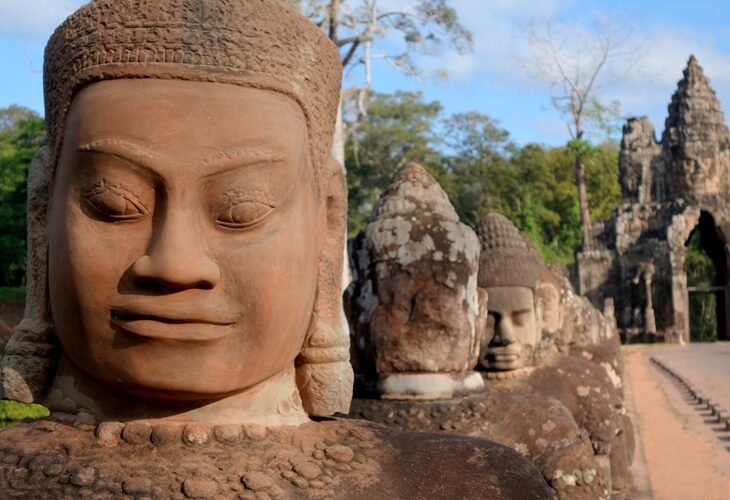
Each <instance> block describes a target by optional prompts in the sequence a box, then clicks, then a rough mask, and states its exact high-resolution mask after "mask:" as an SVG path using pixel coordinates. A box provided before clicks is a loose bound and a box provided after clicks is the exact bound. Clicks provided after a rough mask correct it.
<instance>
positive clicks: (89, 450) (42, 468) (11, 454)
mask: <svg viewBox="0 0 730 500" xmlns="http://www.w3.org/2000/svg"><path fill="white" fill-rule="evenodd" d="M130 425H133V426H134V427H135V429H134V432H130V433H125V430H126V428H127V427H129V426H130ZM188 434H195V435H196V436H197V438H196V439H194V440H192V441H191V440H187V441H186V440H185V439H184V436H186V435H188ZM132 435H134V436H135V438H134V439H132V438H131V436H132ZM139 436H145V439H137V438H138V437H139ZM416 478H417V480H415V479H416ZM0 497H2V498H109V499H111V498H132V497H134V498H173V499H184V498H240V499H267V498H353V499H371V498H378V497H381V498H470V499H477V498H495V499H512V498H525V499H535V500H537V499H548V498H550V490H549V488H548V486H547V484H545V482H544V481H543V479H542V477H541V476H540V474H539V472H538V470H537V469H536V468H535V467H534V466H533V465H532V464H531V463H530V462H529V461H528V460H526V459H525V458H524V457H522V456H521V455H520V454H519V453H517V452H515V451H513V450H510V449H509V448H506V447H504V446H500V445H498V444H494V443H491V442H488V441H486V440H484V439H476V438H467V437H462V436H446V435H444V434H438V435H436V434H432V433H419V434H415V433H409V432H402V431H396V430H395V429H389V428H387V427H385V426H381V425H376V424H372V423H366V422H356V421H347V420H337V419H330V420H328V421H325V422H316V423H315V422H311V423H307V424H304V425H302V426H300V427H270V428H266V427H261V426H256V425H250V424H249V425H246V424H244V425H243V426H216V427H214V428H212V429H211V428H209V427H208V428H204V429H200V428H194V429H188V428H187V427H184V426H183V425H181V424H171V423H164V422H160V421H152V422H135V423H128V424H122V423H119V422H107V423H103V424H100V425H99V427H97V428H96V429H94V427H93V426H80V427H78V428H74V427H72V426H70V425H64V424H61V423H59V422H54V421H51V420H46V421H40V422H35V423H31V424H18V425H16V426H13V427H9V428H6V429H3V430H0Z"/></svg>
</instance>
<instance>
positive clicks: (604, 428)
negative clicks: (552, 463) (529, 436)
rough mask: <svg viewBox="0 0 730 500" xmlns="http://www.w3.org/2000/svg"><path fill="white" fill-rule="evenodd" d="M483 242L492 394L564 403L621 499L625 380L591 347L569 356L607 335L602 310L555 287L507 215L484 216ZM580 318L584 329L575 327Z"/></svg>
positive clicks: (485, 363) (485, 360) (625, 460)
mask: <svg viewBox="0 0 730 500" xmlns="http://www.w3.org/2000/svg"><path fill="white" fill-rule="evenodd" d="M479 237H480V239H481V242H482V254H481V265H480V269H479V285H480V286H483V287H484V288H485V289H486V290H487V293H488V295H489V304H488V309H489V319H488V321H487V329H486V332H485V334H486V335H485V337H484V338H483V339H482V351H481V354H480V367H481V368H482V369H483V370H485V377H486V378H487V380H488V383H487V389H488V390H490V389H491V390H495V391H497V390H504V391H508V392H512V393H519V394H525V393H536V394H540V395H543V396H550V397H554V398H556V399H558V400H559V401H561V402H562V403H563V404H564V405H565V406H566V407H567V408H568V409H569V410H570V412H571V413H572V415H573V417H574V418H575V421H576V423H577V424H578V426H579V427H581V428H582V429H585V430H586V431H587V433H588V436H589V438H590V440H591V444H592V445H593V450H594V452H595V455H596V458H597V459H598V461H599V463H600V464H601V467H602V469H603V474H604V477H606V478H607V479H609V478H610V481H611V482H610V485H611V490H612V497H613V496H615V497H621V496H622V495H623V494H625V492H626V489H627V488H628V464H629V462H630V456H631V454H630V452H629V450H628V444H627V439H626V434H627V432H628V431H627V430H626V428H625V426H626V421H625V420H624V416H623V413H624V412H623V401H622V397H621V393H620V392H619V390H620V379H619V381H618V382H619V386H618V387H617V386H616V385H615V383H616V378H618V377H615V378H614V379H611V378H610V372H611V370H613V367H609V368H611V370H609V369H608V368H607V367H605V366H601V365H600V364H599V363H598V362H594V361H592V360H589V359H587V358H592V357H593V353H591V352H590V351H589V350H586V349H581V351H580V353H581V355H569V353H570V348H571V346H581V347H585V346H586V345H591V344H593V343H596V344H597V343H599V341H600V336H601V332H602V331H603V329H602V328H601V325H600V323H599V318H600V317H601V315H600V313H599V312H598V311H596V310H595V308H593V307H592V306H591V305H590V303H588V301H587V300H585V299H584V298H582V297H576V296H574V294H573V296H571V295H570V293H566V292H568V290H567V289H565V288H564V287H561V288H562V289H561V288H558V287H559V286H560V285H559V283H560V280H559V279H558V278H557V276H554V275H553V276H552V277H551V276H550V273H548V272H546V270H545V269H544V266H543V264H542V263H541V262H540V261H539V260H538V257H537V256H536V254H535V253H534V252H531V251H530V249H529V248H528V246H527V245H526V244H525V242H524V240H523V239H522V237H521V236H520V234H519V231H518V230H517V228H515V227H514V225H513V224H512V223H511V222H510V221H509V220H508V219H506V218H505V217H503V216H501V215H498V214H489V215H487V216H485V218H484V220H483V221H482V223H481V225H480V231H479ZM566 286H568V287H569V285H567V282H566ZM495 292H496V293H497V294H499V293H501V294H502V295H501V297H502V300H501V302H499V303H498V304H497V305H493V302H492V299H493V297H494V296H495ZM544 312H547V315H544V314H543V313H544ZM545 319H547V321H545V325H544V327H543V322H544V320H545ZM578 320H580V321H581V322H582V323H581V324H582V326H580V325H576V323H579V321H578ZM567 329H569V330H567ZM604 334H605V335H609V333H608V332H607V331H606V332H604ZM588 339H590V341H589V340H588ZM614 339H615V335H614ZM556 340H557V342H556ZM556 344H557V347H556ZM558 347H559V348H560V349H561V350H562V351H563V352H565V353H566V354H561V353H560V352H559V351H558ZM598 352H603V349H599V350H598ZM612 352H614V353H615V352H616V351H615V350H614V351H612ZM584 353H585V354H587V355H585V356H584V355H582V354H584ZM619 355H620V353H619ZM596 361H598V360H596ZM614 374H615V372H614Z"/></svg>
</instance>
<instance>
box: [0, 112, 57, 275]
mask: <svg viewBox="0 0 730 500" xmlns="http://www.w3.org/2000/svg"><path fill="white" fill-rule="evenodd" d="M45 141H46V125H45V122H44V121H43V119H42V118H41V117H39V116H38V115H37V114H36V113H34V112H33V111H30V110H28V109H25V108H21V107H19V106H10V107H8V108H4V109H0V286H19V285H21V284H22V283H23V280H24V277H25V239H26V223H25V203H26V197H27V193H26V181H27V179H28V167H29V166H30V162H31V160H32V159H33V156H34V155H35V153H36V151H37V150H38V148H39V147H41V146H42V145H43V144H44V143H45Z"/></svg>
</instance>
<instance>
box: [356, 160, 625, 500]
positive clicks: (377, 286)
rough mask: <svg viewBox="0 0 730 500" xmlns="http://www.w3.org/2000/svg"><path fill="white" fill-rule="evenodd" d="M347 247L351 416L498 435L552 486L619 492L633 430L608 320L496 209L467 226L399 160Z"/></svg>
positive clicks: (574, 493) (563, 490)
mask: <svg viewBox="0 0 730 500" xmlns="http://www.w3.org/2000/svg"><path fill="white" fill-rule="evenodd" d="M350 253H351V257H352V268H353V276H354V280H353V283H352V284H351V285H350V287H349V289H348V291H347V293H346V302H347V305H348V312H349V317H350V320H351V321H350V322H351V332H352V343H351V350H352V361H353V366H354V368H355V381H356V384H355V400H354V402H353V409H352V410H351V413H352V414H353V415H355V416H357V417H361V418H366V419H370V420H374V421H378V422H382V423H390V424H393V425H396V426H398V427H401V428H403V429H409V430H421V431H423V430H447V431H451V432H455V433H462V434H467V435H472V436H473V435H479V436H483V437H486V438H489V439H493V440H495V441H497V442H501V443H503V444H506V445H508V446H511V447H513V448H514V449H517V450H519V451H521V452H522V453H523V454H524V455H525V456H527V457H528V458H530V459H531V460H533V461H534V462H535V464H536V465H538V466H539V467H540V469H541V470H542V472H543V475H544V477H545V479H546V480H547V481H548V482H549V483H550V485H551V487H552V488H553V491H554V493H555V494H556V495H557V496H558V497H561V498H563V497H564V498H576V497H584V498H600V497H607V496H608V495H609V494H610V495H611V496H612V497H613V498H620V497H622V496H623V495H624V494H625V493H626V491H627V488H628V465H629V464H630V462H631V454H632V451H633V442H632V441H633V440H632V429H631V427H630V425H631V423H630V421H628V420H627V419H626V418H625V417H624V415H623V413H624V409H623V398H622V380H621V374H622V364H621V353H620V345H619V342H618V337H617V333H616V329H615V325H613V324H612V323H611V321H610V320H609V319H606V318H605V317H604V316H603V315H602V314H601V313H600V312H598V311H597V310H596V309H595V308H594V307H593V306H592V305H591V304H590V303H589V302H588V301H587V300H586V299H584V298H582V297H579V296H577V295H576V294H575V293H574V291H573V289H572V287H571V286H570V284H569V283H568V281H567V279H566V278H565V277H563V276H561V275H560V273H559V271H558V270H556V269H551V268H550V267H549V266H547V265H545V264H544V263H543V262H542V261H541V259H540V257H539V254H538V252H537V250H536V249H535V248H534V247H533V246H532V244H531V243H530V240H529V239H528V238H527V237H526V236H524V235H522V234H521V233H520V232H519V231H518V230H517V228H516V227H515V226H514V225H513V224H512V223H511V222H510V221H509V220H508V219H507V218H506V217H504V216H502V215H500V214H497V213H489V214H486V215H485V216H484V217H483V218H482V219H481V220H480V223H479V225H478V227H477V229H476V231H474V230H472V229H471V228H470V227H468V226H467V225H466V224H464V223H462V222H460V221H459V217H458V216H457V214H456V211H455V210H454V208H453V206H452V205H451V204H450V202H449V199H448V196H447V195H446V193H445V192H444V191H443V189H441V187H440V186H439V184H438V183H437V182H436V181H435V180H434V178H433V177H432V176H431V175H429V173H428V172H427V171H426V169H424V168H423V167H421V166H419V165H416V164H412V165H409V166H407V167H405V168H404V169H402V170H401V171H400V172H399V173H398V174H397V175H396V176H395V178H394V179H393V182H392V184H391V185H390V187H389V188H388V190H387V191H386V192H385V193H384V194H383V195H382V197H381V198H380V200H379V201H378V204H377V206H376V208H375V210H374V212H373V215H372V218H371V219H370V221H369V223H368V224H367V226H366V227H365V228H364V229H363V231H362V232H361V233H360V234H359V235H358V236H357V237H356V238H355V240H354V241H353V242H352V244H351V252H350ZM475 408H479V409H480V411H475ZM515 408H520V411H519V412H518V415H515ZM528 415H529V416H528Z"/></svg>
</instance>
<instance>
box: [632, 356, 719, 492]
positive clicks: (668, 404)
mask: <svg viewBox="0 0 730 500" xmlns="http://www.w3.org/2000/svg"><path fill="white" fill-rule="evenodd" d="M666 348H668V347H661V346H658V347H651V346H638V347H634V346H632V347H630V348H629V352H628V354H627V356H626V365H627V368H628V374H629V377H630V378H631V384H632V388H633V394H634V400H635V403H636V411H637V413H638V424H639V425H638V426H639V429H640V432H641V434H642V440H643V443H644V452H645V456H646V466H647V470H648V474H649V477H650V481H651V488H652V490H653V493H654V497H655V498H656V499H657V500H674V499H677V500H692V499H698V500H699V499H701V500H715V499H717V500H722V499H727V498H730V433H728V432H725V431H720V430H719V427H718V426H717V425H712V424H711V423H709V418H708V416H707V414H706V412H702V411H698V410H697V409H696V408H697V407H696V406H693V405H691V404H690V403H689V402H688V400H686V399H685V398H684V397H683V393H682V391H681V390H680V388H679V386H678V385H676V383H675V382H673V381H671V380H670V379H669V377H667V376H666V375H664V374H663V373H661V372H660V371H659V370H658V369H657V368H655V367H654V366H652V365H651V363H650V362H649V355H650V354H649V353H650V352H651V349H666ZM728 384H729V385H730V380H729V381H728ZM705 420H707V421H708V422H705ZM634 498H639V497H634Z"/></svg>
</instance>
